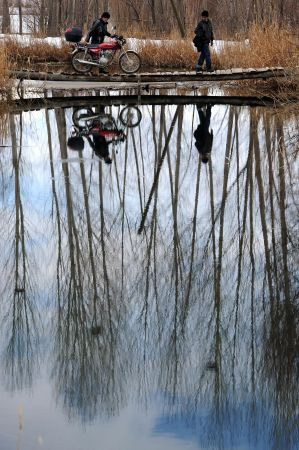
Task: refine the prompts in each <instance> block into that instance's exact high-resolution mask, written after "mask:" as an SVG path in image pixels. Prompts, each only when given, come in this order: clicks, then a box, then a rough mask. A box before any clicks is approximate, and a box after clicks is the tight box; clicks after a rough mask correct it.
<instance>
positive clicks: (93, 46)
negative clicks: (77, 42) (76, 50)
mask: <svg viewBox="0 0 299 450" xmlns="http://www.w3.org/2000/svg"><path fill="white" fill-rule="evenodd" d="M87 48H99V44H87Z"/></svg>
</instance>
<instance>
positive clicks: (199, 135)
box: [194, 105, 213, 164]
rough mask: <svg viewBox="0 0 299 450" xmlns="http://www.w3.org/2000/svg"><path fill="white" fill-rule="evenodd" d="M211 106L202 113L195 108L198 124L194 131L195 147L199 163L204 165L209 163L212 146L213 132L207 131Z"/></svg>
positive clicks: (199, 109)
mask: <svg viewBox="0 0 299 450" xmlns="http://www.w3.org/2000/svg"><path fill="white" fill-rule="evenodd" d="M211 108H212V107H211V105H208V106H207V109H206V111H205V112H204V111H203V110H202V109H201V107H200V106H197V111H198V115H199V120H200V124H199V125H198V127H197V129H196V130H195V133H194V137H195V147H196V148H197V150H198V152H199V154H200V155H201V161H202V162H203V163H204V164H206V163H207V162H208V161H209V158H210V154H211V151H212V146H213V130H211V132H210V131H209V128H210V122H211Z"/></svg>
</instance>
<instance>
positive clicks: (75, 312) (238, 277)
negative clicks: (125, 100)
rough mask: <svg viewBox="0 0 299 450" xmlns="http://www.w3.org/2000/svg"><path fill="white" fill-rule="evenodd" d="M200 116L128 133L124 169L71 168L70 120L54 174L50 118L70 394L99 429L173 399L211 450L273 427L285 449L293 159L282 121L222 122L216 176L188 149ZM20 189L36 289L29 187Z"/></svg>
mask: <svg viewBox="0 0 299 450" xmlns="http://www.w3.org/2000/svg"><path fill="white" fill-rule="evenodd" d="M191 113H192V108H191V107H186V109H183V108H182V107H179V108H178V109H177V110H176V111H175V112H174V109H173V108H172V107H169V108H168V107H167V106H163V107H161V108H159V107H157V106H155V107H153V108H151V109H147V116H146V117H147V120H146V122H145V124H146V125H145V126H144V130H143V129H142V130H141V129H137V128H136V129H132V130H130V131H129V133H128V139H127V141H126V145H125V146H123V148H122V150H121V151H120V152H119V153H118V155H115V161H114V164H113V166H112V167H111V169H110V170H108V169H107V167H105V166H102V165H101V163H98V162H97V163H96V162H95V160H91V159H89V158H88V157H87V158H86V160H84V157H85V156H86V153H85V154H84V152H83V153H79V154H78V157H79V158H78V161H76V162H75V163H74V161H73V162H72V163H70V161H69V159H68V156H69V155H68V151H67V148H66V145H65V140H66V129H67V121H66V117H67V115H65V114H68V113H67V112H65V111H63V110H57V111H56V113H55V117H56V122H57V128H58V139H59V146H58V149H59V150H58V153H59V161H58V163H57V161H56V162H55V156H57V155H55V144H54V138H52V135H51V132H52V126H51V125H52V124H51V115H48V113H46V123H47V129H48V143H49V156H50V173H51V178H52V193H51V201H52V211H51V212H52V214H53V218H54V226H53V228H52V230H53V231H52V232H53V237H54V239H53V241H52V242H53V243H54V244H53V246H55V249H56V255H57V259H56V271H55V277H56V281H53V285H54V286H55V287H54V289H53V292H54V295H55V301H56V307H55V311H54V312H53V326H54V328H53V330H54V345H53V355H54V356H53V358H54V364H53V368H52V380H53V383H54V388H55V394H56V397H57V399H58V401H59V403H62V405H63V407H64V409H65V411H67V413H68V415H69V416H70V417H73V418H76V417H80V418H81V419H82V421H84V422H87V421H91V420H93V419H95V417H96V416H97V415H102V416H105V417H107V416H112V415H115V414H117V412H118V411H119V410H120V409H121V408H122V407H123V406H124V405H125V404H126V402H127V399H128V397H129V395H132V396H133V395H134V396H135V398H138V400H141V401H144V402H146V400H147V399H150V398H151V397H154V398H156V394H158V396H159V398H160V399H162V400H161V401H162V402H163V406H164V407H165V412H166V414H169V415H170V417H171V418H172V419H173V420H175V419H176V420H181V421H182V420H186V421H189V422H190V423H191V424H193V425H192V426H194V427H195V428H196V426H197V423H198V422H200V420H202V421H203V422H204V424H203V425H202V424H201V425H202V427H203V429H204V431H203V433H202V434H203V439H204V443H203V445H202V446H203V447H204V446H205V444H206V447H207V448H208V447H209V446H210V447H215V448H221V447H225V445H226V447H227V448H230V447H233V444H235V443H236V441H237V437H238V436H237V434H238V426H239V425H238V426H236V427H235V428H234V424H235V423H237V424H241V425H242V426H246V429H248V430H249V429H250V434H251V435H252V438H250V439H252V440H251V441H250V442H251V446H252V447H254V440H256V442H260V440H259V439H260V437H259V435H260V433H261V432H262V431H263V432H264V429H262V427H261V426H260V423H263V424H265V423H267V424H266V425H265V429H266V430H268V432H269V436H270V435H272V437H269V436H267V437H265V439H266V440H268V441H271V439H272V438H273V436H275V445H276V447H280V448H285V445H284V444H285V442H284V433H283V428H285V429H287V427H289V428H288V429H289V435H290V436H291V438H290V439H294V436H296V424H295V422H294V421H293V420H292V410H294V408H295V405H296V401H297V395H296V392H295V391H296V381H295V380H296V379H297V376H298V369H297V367H298V356H297V355H298V305H297V303H298V298H297V290H296V289H297V287H296V286H297V285H296V283H297V279H296V268H295V255H296V242H297V235H296V217H297V216H296V213H297V212H298V205H296V200H295V193H296V192H295V191H294V189H295V187H294V186H295V181H296V180H295V175H294V174H295V166H294V164H293V163H294V161H295V156H294V152H293V151H292V152H291V151H290V150H289V147H288V143H287V142H286V139H285V129H286V126H285V123H284V121H283V119H282V118H280V117H274V118H273V117H272V116H271V115H270V114H269V113H268V112H267V111H265V110H264V111H263V113H261V110H259V109H252V110H250V111H249V110H244V109H236V108H233V107H230V108H229V107H228V108H226V109H225V111H223V109H219V110H218V112H217V111H216V108H215V116H214V115H213V118H212V120H214V117H217V114H218V115H219V114H220V116H221V117H220V119H221V120H220V119H219V117H218V119H217V121H216V119H215V125H214V128H216V126H218V127H219V130H216V129H215V130H214V131H215V142H218V143H219V142H220V143H221V144H223V143H224V145H221V148H220V146H219V148H215V149H214V150H213V157H212V158H211V160H210V162H209V165H208V166H203V165H202V163H201V162H200V160H199V158H198V154H197V153H196V152H194V148H192V147H190V146H189V145H188V144H189V142H190V116H191V115H190V114H191ZM213 114H214V113H213ZM53 117H54V116H53ZM261 124H263V127H261V126H260V125H261ZM146 126H147V129H145V128H146ZM245 131H246V132H245ZM247 131H248V132H247ZM53 136H54V134H53ZM217 136H218V137H217ZM217 139H218V141H217ZM170 143H171V145H170ZM139 146H140V147H142V150H143V151H142V152H141V149H140V148H139ZM16 156H18V153H16ZM14 164H15V163H14ZM95 168H96V169H95ZM18 171H19V169H18V168H16V166H14V175H16V174H17V173H18V177H16V178H20V176H21V175H20V171H19V172H18ZM61 187H62V189H61ZM15 191H16V197H15V203H16V205H19V206H18V207H17V209H16V214H17V215H18V216H16V217H17V219H16V223H18V224H19V225H18V227H17V229H18V230H19V233H18V234H19V236H18V237H17V239H18V243H17V248H18V255H19V258H18V260H17V261H18V263H17V264H18V271H17V273H18V275H17V278H16V279H18V283H17V285H18V287H20V288H22V286H23V284H24V283H28V276H27V275H26V277H25V281H24V276H23V269H22V268H23V265H24V264H23V261H25V264H26V258H23V255H25V256H26V254H28V250H27V248H26V223H25V221H24V212H23V208H24V206H23V202H22V193H21V191H22V188H21V184H20V183H19V187H18V185H17V184H16V189H15ZM18 192H19V194H18V195H19V198H18V196H17V193H18ZM146 194H147V195H148V197H147V198H148V201H147V202H146ZM22 215H23V217H22ZM140 215H141V217H142V220H141V224H140V228H139V233H141V234H142V236H141V235H140V234H138V232H137V231H138V230H136V228H135V226H136V220H137V219H139V218H140ZM22 234H23V235H24V236H25V238H22ZM23 242H24V244H25V252H24V251H23ZM27 267H28V265H27ZM27 273H28V270H27ZM15 274H16V272H15V271H14V276H15ZM21 294H22V295H23V293H22V292H19V297H20V298H21V300H19V297H18V296H16V301H15V303H14V305H15V311H17V308H18V307H20V305H24V301H23V300H24V299H23V297H22V295H21ZM24 298H25V296H24ZM26 298H27V297H26ZM12 304H13V303H12ZM24 317H25V316H24ZM20 320H21V319H20ZM22 320H23V322H24V323H26V320H25V319H22ZM24 326H25V325H24ZM281 380H283V383H282V381H281ZM203 408H204V409H205V411H207V414H205V419H202V411H203ZM251 415H253V416H254V417H253V419H251V418H250V416H251ZM270 416H271V417H272V416H273V417H274V420H273V421H272V419H271V420H270V419H269V417H270ZM236 417H238V420H237V421H236ZM194 424H196V425H194ZM241 425H240V426H241ZM198 429H199V427H198ZM227 429H229V430H232V432H231V441H230V442H229V443H227V439H228V437H227V433H226V432H225V430H227ZM250 439H249V440H250ZM291 443H292V441H291V440H290V442H289V443H288V442H286V444H287V445H286V446H288V445H289V446H290V445H291Z"/></svg>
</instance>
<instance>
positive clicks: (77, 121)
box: [72, 108, 94, 129]
mask: <svg viewBox="0 0 299 450" xmlns="http://www.w3.org/2000/svg"><path fill="white" fill-rule="evenodd" d="M92 116H94V112H93V110H92V109H91V108H77V109H75V110H74V112H73V115H72V119H73V123H74V125H75V126H76V127H77V128H80V129H83V128H84V127H85V125H86V124H87V125H89V121H88V117H92ZM81 120H82V122H81ZM90 122H92V119H91V120H90Z"/></svg>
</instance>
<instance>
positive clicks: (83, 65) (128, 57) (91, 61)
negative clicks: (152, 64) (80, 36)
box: [72, 36, 141, 73]
mask: <svg viewBox="0 0 299 450" xmlns="http://www.w3.org/2000/svg"><path fill="white" fill-rule="evenodd" d="M125 43H126V40H125V39H124V38H123V37H122V36H114V37H113V38H112V39H111V41H110V42H103V43H102V44H82V43H75V50H74V51H73V53H72V55H73V56H72V66H73V68H74V69H75V70H76V72H79V73H87V72H89V71H90V70H91V69H92V67H94V66H96V67H99V68H100V69H104V68H106V67H108V66H110V65H111V64H112V62H113V60H114V57H115V55H116V53H117V52H118V51H120V56H119V59H118V63H119V65H120V68H121V69H122V70H123V72H125V73H135V72H138V70H139V69H140V66H141V60H140V56H139V55H138V53H136V52H134V51H133V50H124V49H123V46H124V45H125Z"/></svg>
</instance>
